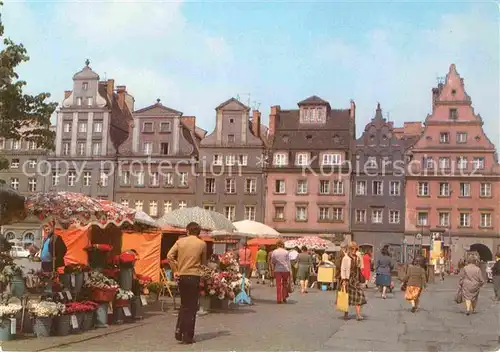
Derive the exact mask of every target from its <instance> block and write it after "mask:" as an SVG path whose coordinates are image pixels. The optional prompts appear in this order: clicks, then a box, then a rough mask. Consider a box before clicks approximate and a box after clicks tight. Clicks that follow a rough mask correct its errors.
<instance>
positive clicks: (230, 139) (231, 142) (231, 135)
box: [227, 134, 234, 144]
mask: <svg viewBox="0 0 500 352" xmlns="http://www.w3.org/2000/svg"><path fill="white" fill-rule="evenodd" d="M227 142H228V143H229V144H233V143H234V134H228V135H227Z"/></svg>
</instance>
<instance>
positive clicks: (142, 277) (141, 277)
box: [136, 274, 153, 287]
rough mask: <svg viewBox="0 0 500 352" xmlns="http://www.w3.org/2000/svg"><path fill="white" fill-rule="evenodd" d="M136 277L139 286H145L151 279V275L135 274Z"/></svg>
mask: <svg viewBox="0 0 500 352" xmlns="http://www.w3.org/2000/svg"><path fill="white" fill-rule="evenodd" d="M136 278H137V281H138V282H139V285H140V286H141V287H147V286H148V285H149V284H150V283H151V282H152V281H153V279H152V278H151V277H149V276H146V275H140V274H137V275H136Z"/></svg>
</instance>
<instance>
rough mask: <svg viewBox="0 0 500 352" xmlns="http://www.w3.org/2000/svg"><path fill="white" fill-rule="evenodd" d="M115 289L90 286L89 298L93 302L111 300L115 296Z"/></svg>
mask: <svg viewBox="0 0 500 352" xmlns="http://www.w3.org/2000/svg"><path fill="white" fill-rule="evenodd" d="M115 295H116V289H114V288H113V289H102V288H97V287H91V288H90V299H91V300H92V301H95V302H111V301H113V299H114V298H115Z"/></svg>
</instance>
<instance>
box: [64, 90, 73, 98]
mask: <svg viewBox="0 0 500 352" xmlns="http://www.w3.org/2000/svg"><path fill="white" fill-rule="evenodd" d="M71 93H73V92H72V91H71V90H65V91H64V99H68V98H69V97H70V96H71Z"/></svg>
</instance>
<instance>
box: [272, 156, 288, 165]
mask: <svg viewBox="0 0 500 352" xmlns="http://www.w3.org/2000/svg"><path fill="white" fill-rule="evenodd" d="M273 164H274V166H278V167H279V166H286V165H287V164H288V161H287V155H286V154H285V153H275V154H274V160H273Z"/></svg>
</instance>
